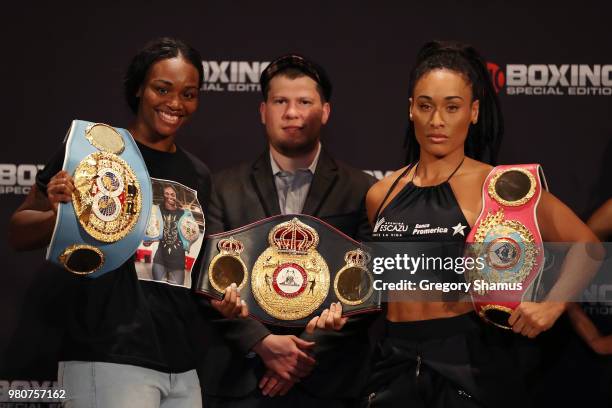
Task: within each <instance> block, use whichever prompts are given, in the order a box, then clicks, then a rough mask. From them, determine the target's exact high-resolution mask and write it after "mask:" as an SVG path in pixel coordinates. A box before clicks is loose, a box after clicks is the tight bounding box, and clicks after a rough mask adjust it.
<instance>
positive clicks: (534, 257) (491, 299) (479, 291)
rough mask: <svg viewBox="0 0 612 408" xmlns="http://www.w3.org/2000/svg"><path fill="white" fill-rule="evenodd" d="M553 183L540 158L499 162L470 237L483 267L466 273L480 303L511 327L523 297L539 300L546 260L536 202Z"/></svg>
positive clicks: (485, 313) (470, 249) (484, 313)
mask: <svg viewBox="0 0 612 408" xmlns="http://www.w3.org/2000/svg"><path fill="white" fill-rule="evenodd" d="M542 188H544V189H547V186H546V179H545V178H544V174H543V172H542V169H541V167H540V165H539V164H519V165H504V166H497V167H495V168H494V169H493V170H491V172H490V173H489V175H488V176H487V178H486V180H485V183H484V185H483V189H482V201H483V207H482V212H481V213H480V216H479V217H478V220H477V221H476V223H475V224H474V227H473V228H472V230H471V232H470V234H469V235H468V237H467V239H466V252H467V254H468V256H470V257H473V258H478V257H479V258H481V259H483V260H484V262H482V263H481V265H484V267H482V268H475V269H472V270H470V271H468V272H467V273H466V278H467V280H468V282H470V283H471V285H470V292H471V296H472V301H473V303H474V307H475V309H476V311H477V312H478V314H479V315H480V316H481V317H482V318H483V319H484V320H486V321H487V322H489V323H492V324H494V325H496V326H498V327H502V328H505V329H509V328H510V325H509V324H508V318H509V317H510V315H511V314H512V312H513V311H514V309H515V308H516V307H517V306H518V305H519V304H520V303H521V301H530V300H533V298H534V295H535V292H536V289H537V285H538V283H539V278H540V275H541V272H542V267H543V266H544V250H543V247H542V236H541V235H540V229H539V228H538V222H537V218H536V208H537V205H538V202H539V201H540V196H541V195H542Z"/></svg>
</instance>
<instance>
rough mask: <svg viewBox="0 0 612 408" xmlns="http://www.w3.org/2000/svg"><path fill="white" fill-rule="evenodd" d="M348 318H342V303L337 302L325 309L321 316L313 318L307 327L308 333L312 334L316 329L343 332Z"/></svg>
mask: <svg viewBox="0 0 612 408" xmlns="http://www.w3.org/2000/svg"><path fill="white" fill-rule="evenodd" d="M347 320H348V317H342V303H340V302H336V303H332V304H331V305H330V306H329V309H325V310H324V311H323V312H322V313H321V316H315V317H313V318H312V319H311V320H310V321H309V322H308V324H307V325H306V333H309V334H312V333H314V331H315V329H320V330H341V329H342V328H343V327H344V325H345V323H346V321H347Z"/></svg>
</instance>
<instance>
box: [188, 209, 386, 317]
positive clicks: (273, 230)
mask: <svg viewBox="0 0 612 408" xmlns="http://www.w3.org/2000/svg"><path fill="white" fill-rule="evenodd" d="M369 262H370V255H369V253H368V252H367V250H365V249H364V248H363V247H362V245H361V244H359V243H358V242H357V241H354V240H353V239H351V238H349V237H348V236H346V235H344V234H343V233H342V232H340V231H338V230H336V229H335V228H334V227H332V226H330V225H328V224H326V223H325V222H323V221H321V220H319V219H318V218H315V217H311V216H307V215H279V216H275V217H270V218H266V219H264V220H261V221H259V222H256V223H254V224H250V225H247V226H244V227H242V228H238V229H235V230H232V231H228V232H224V233H222V234H216V235H210V236H208V237H207V241H206V248H205V250H204V255H203V261H202V270H201V273H200V277H199V281H198V285H197V291H198V292H199V293H201V294H204V295H206V296H209V297H212V298H216V299H221V298H222V296H223V293H224V291H225V289H226V288H227V287H228V286H229V285H231V284H232V283H236V285H238V290H239V291H240V296H241V298H242V299H244V300H245V301H246V302H247V303H248V305H249V312H250V314H251V316H252V317H254V318H255V319H257V320H260V321H262V322H264V323H268V324H275V325H279V326H294V327H304V326H306V324H307V323H308V322H309V321H310V319H311V318H312V317H313V316H315V315H318V314H320V313H321V312H322V311H323V310H324V309H325V308H328V307H329V305H330V304H331V303H332V302H337V301H339V302H341V303H342V312H343V315H344V316H350V315H354V314H358V313H364V312H370V311H378V310H380V292H379V291H374V290H373V277H372V273H371V272H370V271H369V269H368V265H369Z"/></svg>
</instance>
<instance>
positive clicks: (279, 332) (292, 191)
mask: <svg viewBox="0 0 612 408" xmlns="http://www.w3.org/2000/svg"><path fill="white" fill-rule="evenodd" d="M260 83H261V87H262V93H263V98H264V100H263V102H262V103H261V105H260V114H261V121H262V123H263V124H264V125H265V128H266V134H267V138H268V149H266V151H265V152H264V153H263V154H262V155H261V156H260V157H258V158H257V159H256V160H255V161H254V162H250V163H244V164H241V165H238V166H236V167H234V168H230V169H228V170H225V171H222V172H220V173H218V174H216V175H215V176H214V177H213V180H214V185H215V194H214V197H213V199H212V201H211V204H210V208H209V224H208V225H207V232H210V233H215V232H221V231H227V230H231V229H235V228H238V227H241V226H243V225H246V224H249V223H252V222H255V221H258V220H260V219H262V218H266V217H270V216H273V215H277V214H292V213H303V214H308V215H313V216H315V217H318V218H320V219H322V220H324V221H325V222H327V223H329V224H331V225H332V226H334V227H336V228H337V229H339V230H340V231H342V232H344V233H345V234H347V235H349V236H351V237H353V238H356V239H363V238H365V237H366V236H367V235H368V234H369V225H368V222H367V217H366V213H365V206H364V199H365V194H366V192H367V190H368V189H369V187H370V186H371V185H372V184H373V182H374V181H375V180H374V179H373V178H372V177H370V176H368V175H366V174H365V173H364V172H362V171H360V170H357V169H354V168H352V167H349V166H348V165H346V164H344V163H342V162H339V161H336V160H334V159H333V158H332V157H331V156H330V155H329V153H327V152H326V151H325V149H324V148H323V147H322V146H321V142H320V133H321V128H322V126H324V125H325V124H326V123H327V121H328V118H329V115H330V102H329V101H330V96H331V89H332V86H331V83H330V81H329V79H328V78H327V75H326V74H325V72H324V70H323V69H322V68H321V67H320V66H318V65H316V64H315V63H313V62H311V61H308V60H306V59H305V58H303V57H301V56H298V55H287V56H284V57H281V58H279V59H277V60H276V61H274V62H272V63H271V64H270V65H269V66H268V67H267V68H266V69H265V70H264V72H263V73H262V75H261V80H260ZM368 320H369V318H364V317H355V318H350V319H349V320H348V322H347V323H346V325H345V326H344V328H343V329H342V330H340V331H325V330H322V329H316V330H315V331H314V333H307V332H305V331H304V330H302V329H296V328H286V327H279V326H271V325H264V324H262V323H260V322H258V321H256V320H249V319H247V320H241V321H230V320H225V319H221V320H218V321H216V322H215V324H214V325H215V330H213V333H211V339H210V345H209V347H208V353H207V358H206V361H205V362H204V364H203V365H202V367H201V370H200V377H201V381H202V389H203V392H204V399H205V401H204V406H206V407H273V406H283V407H286V406H291V407H292V408H295V407H302V406H303V407H312V406H315V405H316V406H317V407H318V408H323V407H352V406H355V400H356V398H357V396H358V395H359V391H360V388H361V385H362V383H363V381H365V376H366V369H367V353H368V350H369V347H368V338H367V327H368V323H369V322H368ZM313 358H314V360H316V364H314V360H313ZM285 394H286V395H285Z"/></svg>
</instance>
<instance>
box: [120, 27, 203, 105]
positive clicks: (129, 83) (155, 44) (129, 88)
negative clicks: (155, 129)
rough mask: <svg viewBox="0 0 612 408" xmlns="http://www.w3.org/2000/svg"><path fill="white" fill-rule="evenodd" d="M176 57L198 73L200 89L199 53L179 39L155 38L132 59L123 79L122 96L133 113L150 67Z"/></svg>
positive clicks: (201, 69) (201, 77)
mask: <svg viewBox="0 0 612 408" xmlns="http://www.w3.org/2000/svg"><path fill="white" fill-rule="evenodd" d="M176 57H182V58H184V59H185V60H186V61H187V62H189V63H190V64H191V65H193V66H194V67H195V69H196V70H197V71H198V78H199V81H198V82H199V83H198V88H202V83H203V82H204V68H203V67H202V57H201V56H200V53H199V52H198V51H197V50H196V49H195V48H193V47H191V46H189V45H187V44H186V43H184V42H183V41H181V40H179V39H176V38H171V37H160V38H156V39H154V40H152V41H150V42H148V43H147V44H146V45H145V46H144V48H142V49H141V50H140V51H139V52H138V53H137V54H136V55H135V56H134V57H133V58H132V61H131V62H130V65H129V67H128V69H127V72H126V74H125V77H124V79H123V94H124V97H125V100H126V102H127V104H128V106H129V107H130V109H131V110H132V112H133V113H138V105H139V104H140V98H139V97H138V96H136V94H137V93H138V90H139V89H140V87H141V86H142V83H143V82H144V81H145V78H146V76H147V73H148V72H149V69H150V68H151V66H152V65H153V64H155V63H156V62H158V61H161V60H165V59H170V58H176Z"/></svg>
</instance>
